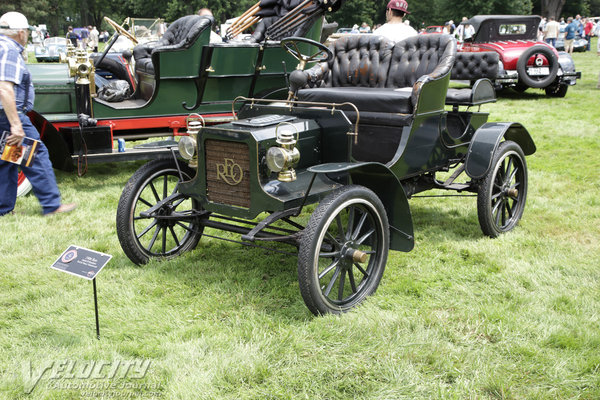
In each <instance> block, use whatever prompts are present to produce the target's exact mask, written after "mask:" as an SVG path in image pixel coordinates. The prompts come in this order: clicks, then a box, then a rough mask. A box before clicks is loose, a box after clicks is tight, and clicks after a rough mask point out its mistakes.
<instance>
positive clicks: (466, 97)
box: [446, 51, 500, 106]
mask: <svg viewBox="0 0 600 400" xmlns="http://www.w3.org/2000/svg"><path fill="white" fill-rule="evenodd" d="M499 57H500V56H499V55H498V53H496V52H493V51H487V52H465V53H457V54H456V59H455V61H454V67H453V68H452V74H451V75H450V77H451V79H455V80H463V81H469V84H470V85H471V86H472V87H469V88H450V89H448V93H447V95H446V104H448V105H452V106H475V105H481V104H484V103H490V102H495V101H496V93H495V91H494V87H493V85H492V83H491V80H494V79H495V78H496V76H497V75H498V61H499Z"/></svg>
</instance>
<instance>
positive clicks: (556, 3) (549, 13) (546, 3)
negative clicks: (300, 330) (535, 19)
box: [542, 0, 566, 21]
mask: <svg viewBox="0 0 600 400" xmlns="http://www.w3.org/2000/svg"><path fill="white" fill-rule="evenodd" d="M565 2H566V0H542V17H546V18H549V17H554V18H555V19H556V20H557V21H558V20H559V19H560V12H561V11H562V8H563V6H564V5H565Z"/></svg>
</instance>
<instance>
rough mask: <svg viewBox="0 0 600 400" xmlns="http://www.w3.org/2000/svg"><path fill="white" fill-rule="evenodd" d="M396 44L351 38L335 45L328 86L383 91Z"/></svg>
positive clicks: (370, 37) (367, 37) (364, 37)
mask: <svg viewBox="0 0 600 400" xmlns="http://www.w3.org/2000/svg"><path fill="white" fill-rule="evenodd" d="M392 46H393V42H391V41H389V40H387V39H385V38H383V37H381V36H374V35H349V36H345V37H342V38H340V39H338V40H336V41H335V42H334V43H333V47H332V51H333V58H332V60H330V61H329V71H330V72H329V74H328V75H327V76H326V77H325V86H329V87H344V86H354V87H357V86H358V87H384V86H385V82H386V77H387V73H388V68H389V65H390V57H391V55H392Z"/></svg>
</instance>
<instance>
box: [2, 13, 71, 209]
mask: <svg viewBox="0 0 600 400" xmlns="http://www.w3.org/2000/svg"><path fill="white" fill-rule="evenodd" d="M29 29H30V27H29V24H28V22H27V18H26V17H25V16H24V15H23V14H21V13H19V12H14V11H11V12H7V13H6V14H4V15H2V16H1V17H0V132H4V131H7V132H10V135H9V136H8V138H7V139H6V143H7V144H9V145H12V146H20V145H21V143H22V142H23V138H24V137H29V138H32V139H36V140H39V139H40V135H39V133H38V131H37V130H36V129H35V127H34V126H33V125H32V123H31V121H30V120H29V117H27V115H26V113H27V112H28V111H30V110H31V109H32V108H33V99H34V91H33V84H32V83H31V74H30V73H29V71H28V70H27V68H26V66H25V61H24V60H23V56H22V54H23V51H24V50H25V46H26V45H27V37H28V34H29ZM21 170H22V171H23V173H24V174H25V176H26V177H27V179H29V181H30V182H31V185H32V186H33V193H34V194H35V196H36V197H37V198H38V200H39V202H40V204H41V205H42V212H43V214H44V215H48V214H56V213H64V212H69V211H72V210H73V209H75V207H76V205H75V204H74V203H71V204H62V203H61V197H60V192H59V190H58V186H57V185H56V177H55V176H54V170H53V169H52V163H51V162H50V158H49V157H48V149H47V148H46V146H44V144H43V143H41V142H40V145H39V146H38V151H37V154H36V157H35V158H34V159H33V164H32V165H31V166H29V167H21ZM18 173H19V171H18V167H17V165H16V164H13V163H10V162H6V161H0V215H5V214H8V213H11V212H12V211H13V209H14V208H15V204H16V201H17V188H18Z"/></svg>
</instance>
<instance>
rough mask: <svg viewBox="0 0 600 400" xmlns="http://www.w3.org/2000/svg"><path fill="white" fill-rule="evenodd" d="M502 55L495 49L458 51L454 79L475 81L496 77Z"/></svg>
mask: <svg viewBox="0 0 600 400" xmlns="http://www.w3.org/2000/svg"><path fill="white" fill-rule="evenodd" d="M499 59H500V56H499V54H498V53H496V52H495V51H482V52H465V53H457V54H456V60H455V61H454V67H452V76H451V78H452V79H456V80H468V81H474V80H477V79H481V78H488V79H490V80H494V79H496V76H497V75H498V60H499Z"/></svg>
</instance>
